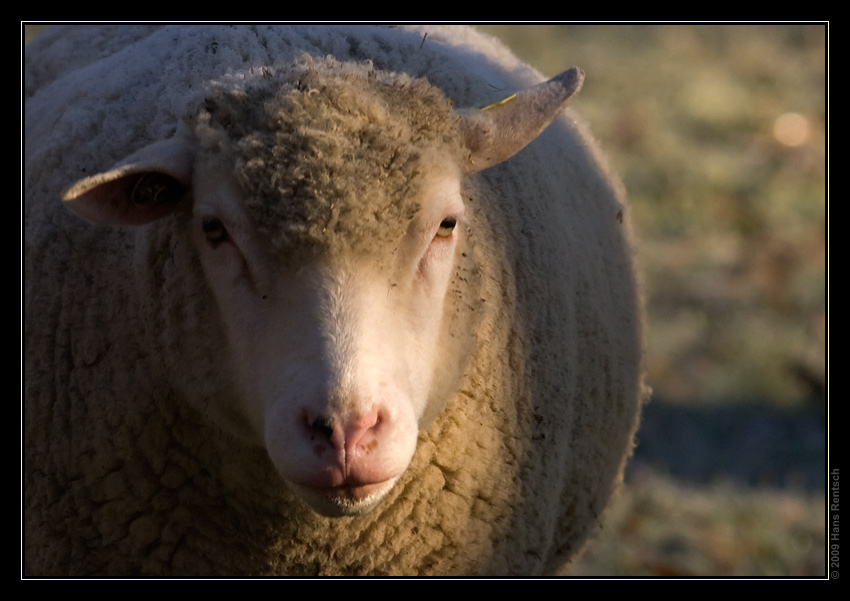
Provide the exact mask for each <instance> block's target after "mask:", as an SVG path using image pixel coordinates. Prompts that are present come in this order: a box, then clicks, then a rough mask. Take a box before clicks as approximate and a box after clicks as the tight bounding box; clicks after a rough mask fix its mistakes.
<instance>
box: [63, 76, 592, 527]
mask: <svg viewBox="0 0 850 601" xmlns="http://www.w3.org/2000/svg"><path fill="white" fill-rule="evenodd" d="M264 75H265V73H264ZM582 77H583V76H582V74H581V71H579V70H578V69H571V70H569V71H567V72H565V73H564V74H562V75H560V76H558V77H556V78H554V79H553V80H550V81H549V82H546V83H544V84H541V85H540V86H537V87H536V88H532V89H530V90H528V91H525V92H521V93H519V94H517V95H516V96H513V97H510V98H509V99H508V100H506V101H504V102H502V103H499V104H498V105H494V106H491V107H488V108H486V109H480V110H479V109H466V110H453V109H452V107H451V105H450V103H449V102H448V100H446V99H445V97H444V96H443V95H442V93H441V92H440V91H439V90H437V89H436V88H434V87H432V86H431V85H430V84H428V83H427V82H426V81H424V80H416V79H411V78H409V77H407V76H403V75H396V74H389V73H383V72H379V71H375V70H372V69H370V68H368V67H365V68H364V66H363V65H353V64H346V63H338V62H335V61H330V60H326V61H317V63H314V62H313V61H312V60H307V61H305V62H304V63H303V64H299V65H297V66H296V67H294V68H293V70H292V71H291V72H290V73H287V74H286V75H285V76H283V77H277V76H273V77H270V78H269V77H261V78H257V79H255V80H251V81H248V83H244V82H243V83H239V84H238V85H237V84H233V83H227V82H225V83H221V82H219V83H217V84H211V86H210V94H209V96H208V101H207V103H206V105H205V106H204V107H203V108H202V109H201V110H199V112H198V113H197V115H195V116H193V117H192V118H191V119H187V120H186V121H185V122H184V123H182V124H181V125H180V127H179V128H178V129H177V133H176V134H175V135H174V136H173V137H171V138H169V139H167V140H162V141H159V142H156V143H154V144H151V145H149V146H147V147H145V148H143V149H141V150H140V151H138V152H136V153H135V154H133V155H131V156H129V157H127V158H126V159H125V160H124V161H122V162H121V163H119V164H118V165H117V166H116V167H114V168H113V169H110V170H109V171H107V172H105V173H102V174H98V175H95V176H93V177H89V178H86V179H84V180H82V181H80V182H78V183H76V184H75V185H73V186H72V187H71V188H69V189H68V190H67V191H66V192H65V194H64V200H65V201H66V203H67V204H68V206H69V207H70V208H71V209H72V210H74V211H75V212H77V213H78V214H80V215H81V216H83V217H85V218H87V219H90V220H92V221H95V222H99V223H109V224H120V225H140V224H146V223H150V222H153V221H156V220H158V219H159V218H161V217H164V216H165V215H169V214H173V213H177V214H178V215H182V214H184V213H185V214H186V217H185V218H184V219H180V220H178V221H179V223H180V227H181V228H185V236H186V238H187V239H189V240H191V245H192V248H193V249H194V252H195V253H197V255H198V257H199V262H200V264H201V265H202V268H203V271H204V274H205V278H206V280H207V282H208V287H209V290H210V291H211V294H212V296H213V298H214V299H215V303H216V304H217V306H218V309H219V311H220V314H221V322H222V323H223V324H224V328H225V330H226V332H225V334H226V339H227V341H228V343H229V345H230V351H231V352H230V355H231V357H232V362H233V364H234V374H233V375H232V376H231V377H232V378H233V379H234V381H236V383H237V388H238V389H239V390H240V391H241V393H242V399H241V403H242V406H243V411H244V413H245V414H246V416H247V418H248V419H249V420H250V422H251V424H252V425H253V428H254V430H255V431H256V434H257V437H258V439H259V440H260V441H261V443H262V444H264V445H265V448H266V449H267V451H268V453H269V456H270V458H271V460H272V463H273V464H274V466H275V468H276V469H277V471H278V472H279V474H280V475H281V476H282V477H283V478H284V479H285V480H286V482H287V483H288V484H289V486H290V488H291V489H292V490H293V491H294V492H295V493H296V494H297V495H298V496H299V497H301V498H302V499H303V500H305V501H306V502H307V503H308V504H309V505H310V506H311V507H312V508H313V509H315V510H316V511H318V512H320V513H322V514H325V515H352V514H361V513H365V512H367V511H369V510H371V509H372V508H373V507H375V506H376V505H377V504H378V502H379V501H380V500H381V499H382V498H383V497H384V496H385V495H386V493H387V492H388V491H389V490H390V489H391V488H392V487H393V485H394V484H395V483H396V481H397V480H398V479H399V477H400V476H401V475H402V474H403V473H404V471H405V469H406V468H407V465H408V464H409V462H410V460H411V458H412V456H413V453H414V451H415V449H416V442H417V437H418V434H419V431H420V430H421V429H422V428H424V427H425V426H427V424H428V423H429V422H430V420H432V419H433V418H434V417H435V416H436V414H437V413H438V412H439V410H440V409H441V408H442V406H443V405H444V404H445V401H446V399H447V397H448V395H449V394H451V393H452V392H453V391H454V385H455V384H456V382H457V379H458V377H459V374H458V373H457V371H458V369H459V366H462V364H463V358H462V357H461V356H459V355H458V354H457V352H452V351H451V350H450V349H449V350H447V349H446V345H451V344H453V342H452V339H455V341H456V340H458V339H461V338H462V335H459V334H458V333H456V332H451V331H449V330H450V329H451V323H452V318H451V317H450V316H449V315H448V313H450V312H451V311H450V308H451V307H450V305H451V301H450V300H447V297H448V296H449V294H448V291H449V289H450V284H451V282H452V279H453V278H454V277H456V275H455V269H456V267H457V261H458V255H459V254H460V249H461V248H463V245H464V244H465V241H464V231H465V230H466V228H467V227H471V226H472V224H468V223H466V221H465V218H464V215H465V207H464V201H463V198H462V196H461V181H462V177H463V175H465V174H469V173H473V172H475V171H478V170H480V169H484V168H486V167H489V166H491V165H493V164H496V163H498V162H501V161H503V160H506V159H507V158H509V157H510V156H512V155H513V154H514V153H516V152H518V151H519V150H520V149H522V148H523V147H524V146H525V145H527V144H528V143H529V142H530V141H531V140H533V139H534V138H535V137H536V136H537V135H538V134H539V133H540V132H541V131H542V130H543V129H544V128H545V127H546V126H547V125H548V124H549V123H550V122H551V121H552V119H554V117H555V116H556V115H557V114H558V112H559V111H560V110H561V108H562V107H563V106H564V104H565V103H566V101H567V100H568V99H569V98H570V96H572V95H573V94H574V93H575V92H576V91H577V90H578V88H579V87H580V85H581V82H582ZM189 206H191V215H189V210H188V207H189ZM181 207H182V208H181ZM184 208H185V209H186V210H184ZM172 223H173V221H172Z"/></svg>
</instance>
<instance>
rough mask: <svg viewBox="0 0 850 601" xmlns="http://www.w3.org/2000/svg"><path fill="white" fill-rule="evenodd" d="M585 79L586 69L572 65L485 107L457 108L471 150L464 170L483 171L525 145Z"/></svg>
mask: <svg viewBox="0 0 850 601" xmlns="http://www.w3.org/2000/svg"><path fill="white" fill-rule="evenodd" d="M583 82H584V72H582V70H581V69H579V68H578V67H573V68H572V69H569V70H567V71H564V72H563V73H561V74H560V75H558V76H556V77H553V78H552V79H550V80H549V81H546V82H544V83H542V84H540V85H537V86H535V87H533V88H531V89H528V90H524V91H522V92H517V93H516V94H514V95H513V96H509V97H508V98H506V99H505V100H502V101H501V102H497V103H496V104H492V105H490V106H488V107H485V108H483V109H461V110H458V111H456V113H457V114H458V116H459V117H460V128H461V132H462V133H463V137H464V142H465V144H466V148H467V150H469V153H470V154H469V157H468V159H467V160H466V161H465V162H464V164H463V165H462V166H461V168H462V170H463V172H464V173H465V174H470V173H475V172H476V171H481V170H482V169H486V168H487V167H490V166H492V165H495V164H496V163H501V162H502V161H504V160H506V159H509V158H510V157H512V156H513V155H515V154H516V153H517V152H519V151H520V150H522V149H523V148H525V147H526V145H528V143H529V142H531V141H532V140H533V139H534V138H536V137H537V136H538V135H540V133H541V132H542V131H543V130H544V129H546V127H547V126H548V125H549V124H550V123H551V122H552V120H553V119H554V118H555V117H557V116H558V113H559V112H561V109H563V108H564V106H565V105H566V104H567V101H568V100H569V99H570V98H571V97H572V96H573V95H574V94H575V93H576V92H578V91H579V89H581V84H582V83H583Z"/></svg>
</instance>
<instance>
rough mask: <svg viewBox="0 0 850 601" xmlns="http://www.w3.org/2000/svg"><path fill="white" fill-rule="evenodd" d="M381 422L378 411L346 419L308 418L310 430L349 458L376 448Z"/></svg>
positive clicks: (321, 416)
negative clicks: (377, 433) (378, 428)
mask: <svg viewBox="0 0 850 601" xmlns="http://www.w3.org/2000/svg"><path fill="white" fill-rule="evenodd" d="M379 422H380V420H379V417H378V412H377V411H376V410H371V411H369V412H367V413H364V414H362V415H358V416H354V417H349V418H346V419H340V418H337V417H334V416H328V415H317V416H311V417H308V426H309V428H310V430H311V431H312V432H314V433H315V434H317V435H319V436H321V437H322V438H324V439H326V440H327V441H328V442H329V443H330V444H331V445H332V446H333V447H334V449H335V450H337V451H344V452H345V456H346V457H347V458H352V457H354V456H356V455H359V454H365V453H368V452H369V451H370V450H371V449H372V448H374V445H375V441H376V429H377V426H378V424H379Z"/></svg>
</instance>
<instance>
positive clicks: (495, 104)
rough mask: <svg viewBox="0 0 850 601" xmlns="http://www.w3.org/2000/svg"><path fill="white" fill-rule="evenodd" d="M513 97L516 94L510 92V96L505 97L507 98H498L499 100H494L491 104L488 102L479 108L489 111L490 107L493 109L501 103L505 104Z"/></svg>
mask: <svg viewBox="0 0 850 601" xmlns="http://www.w3.org/2000/svg"><path fill="white" fill-rule="evenodd" d="M514 98H516V94H511V95H510V96H508V97H507V98H505V99H504V100H500V101H499V102H494V103H493V104H488V105H487V106H485V107H484V108H483V109H481V110H482V111H489V110H490V109H494V108H496V107H497V106H502V105H503V104H507V103H509V102H510V101H511V100H513V99H514Z"/></svg>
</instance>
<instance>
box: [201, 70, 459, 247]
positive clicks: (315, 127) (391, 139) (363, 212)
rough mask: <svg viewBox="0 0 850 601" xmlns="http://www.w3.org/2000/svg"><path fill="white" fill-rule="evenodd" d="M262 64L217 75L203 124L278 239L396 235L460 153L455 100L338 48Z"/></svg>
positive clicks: (364, 242)
mask: <svg viewBox="0 0 850 601" xmlns="http://www.w3.org/2000/svg"><path fill="white" fill-rule="evenodd" d="M255 71H256V73H255V74H254V77H251V78H247V79H243V80H240V81H238V83H236V82H233V81H230V82H227V83H222V82H219V83H217V84H213V85H212V86H211V93H210V95H209V97H208V99H207V103H206V110H205V111H203V112H202V115H201V118H200V120H199V124H198V128H197V130H198V134H199V139H200V140H201V146H202V148H204V149H205V150H206V151H207V152H212V153H218V154H220V155H221V156H222V157H223V158H224V159H225V160H226V164H228V165H230V166H232V169H233V176H234V178H235V180H236V182H237V183H238V185H239V188H240V191H241V193H242V197H243V199H244V207H245V210H246V212H247V214H248V216H249V217H250V219H251V220H252V221H253V222H254V224H255V226H256V227H257V229H258V230H259V231H260V232H261V233H263V234H264V235H265V236H267V237H268V238H269V240H270V241H271V243H272V245H273V246H274V247H275V248H276V249H278V250H287V251H297V250H312V251H319V252H328V251H331V252H333V251H334V249H339V250H342V251H344V252H350V251H353V250H360V251H369V250H370V249H374V248H376V247H378V248H380V247H381V246H382V241H383V242H385V243H387V244H391V243H393V241H396V240H398V238H400V236H401V235H403V233H404V231H406V228H407V223H408V222H409V221H410V219H411V218H412V217H413V216H414V215H415V213H416V211H417V210H418V208H419V206H418V202H417V197H418V195H419V193H420V191H421V186H422V183H423V178H424V176H425V175H427V174H428V172H429V171H431V170H433V169H435V168H437V164H440V163H442V164H446V162H447V161H448V162H449V164H451V163H453V164H458V161H459V156H460V153H461V148H462V145H461V143H460V138H459V135H458V132H457V129H456V127H455V121H456V118H455V117H454V116H453V114H452V106H451V103H450V101H449V100H448V99H447V98H446V97H445V96H444V95H443V93H442V92H441V91H440V90H438V89H437V88H435V87H433V86H432V85H430V84H429V83H428V82H427V81H426V80H424V79H414V78H411V77H409V76H407V75H404V74H395V73H387V72H382V71H378V70H375V69H373V68H372V66H371V65H370V64H368V63H366V64H363V63H341V62H338V61H336V60H333V59H330V58H328V59H319V60H317V59H310V58H307V57H305V58H304V59H302V61H301V62H299V63H298V64H296V65H295V66H293V68H292V69H291V70H289V71H288V72H286V73H272V72H271V71H269V70H268V69H255Z"/></svg>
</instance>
